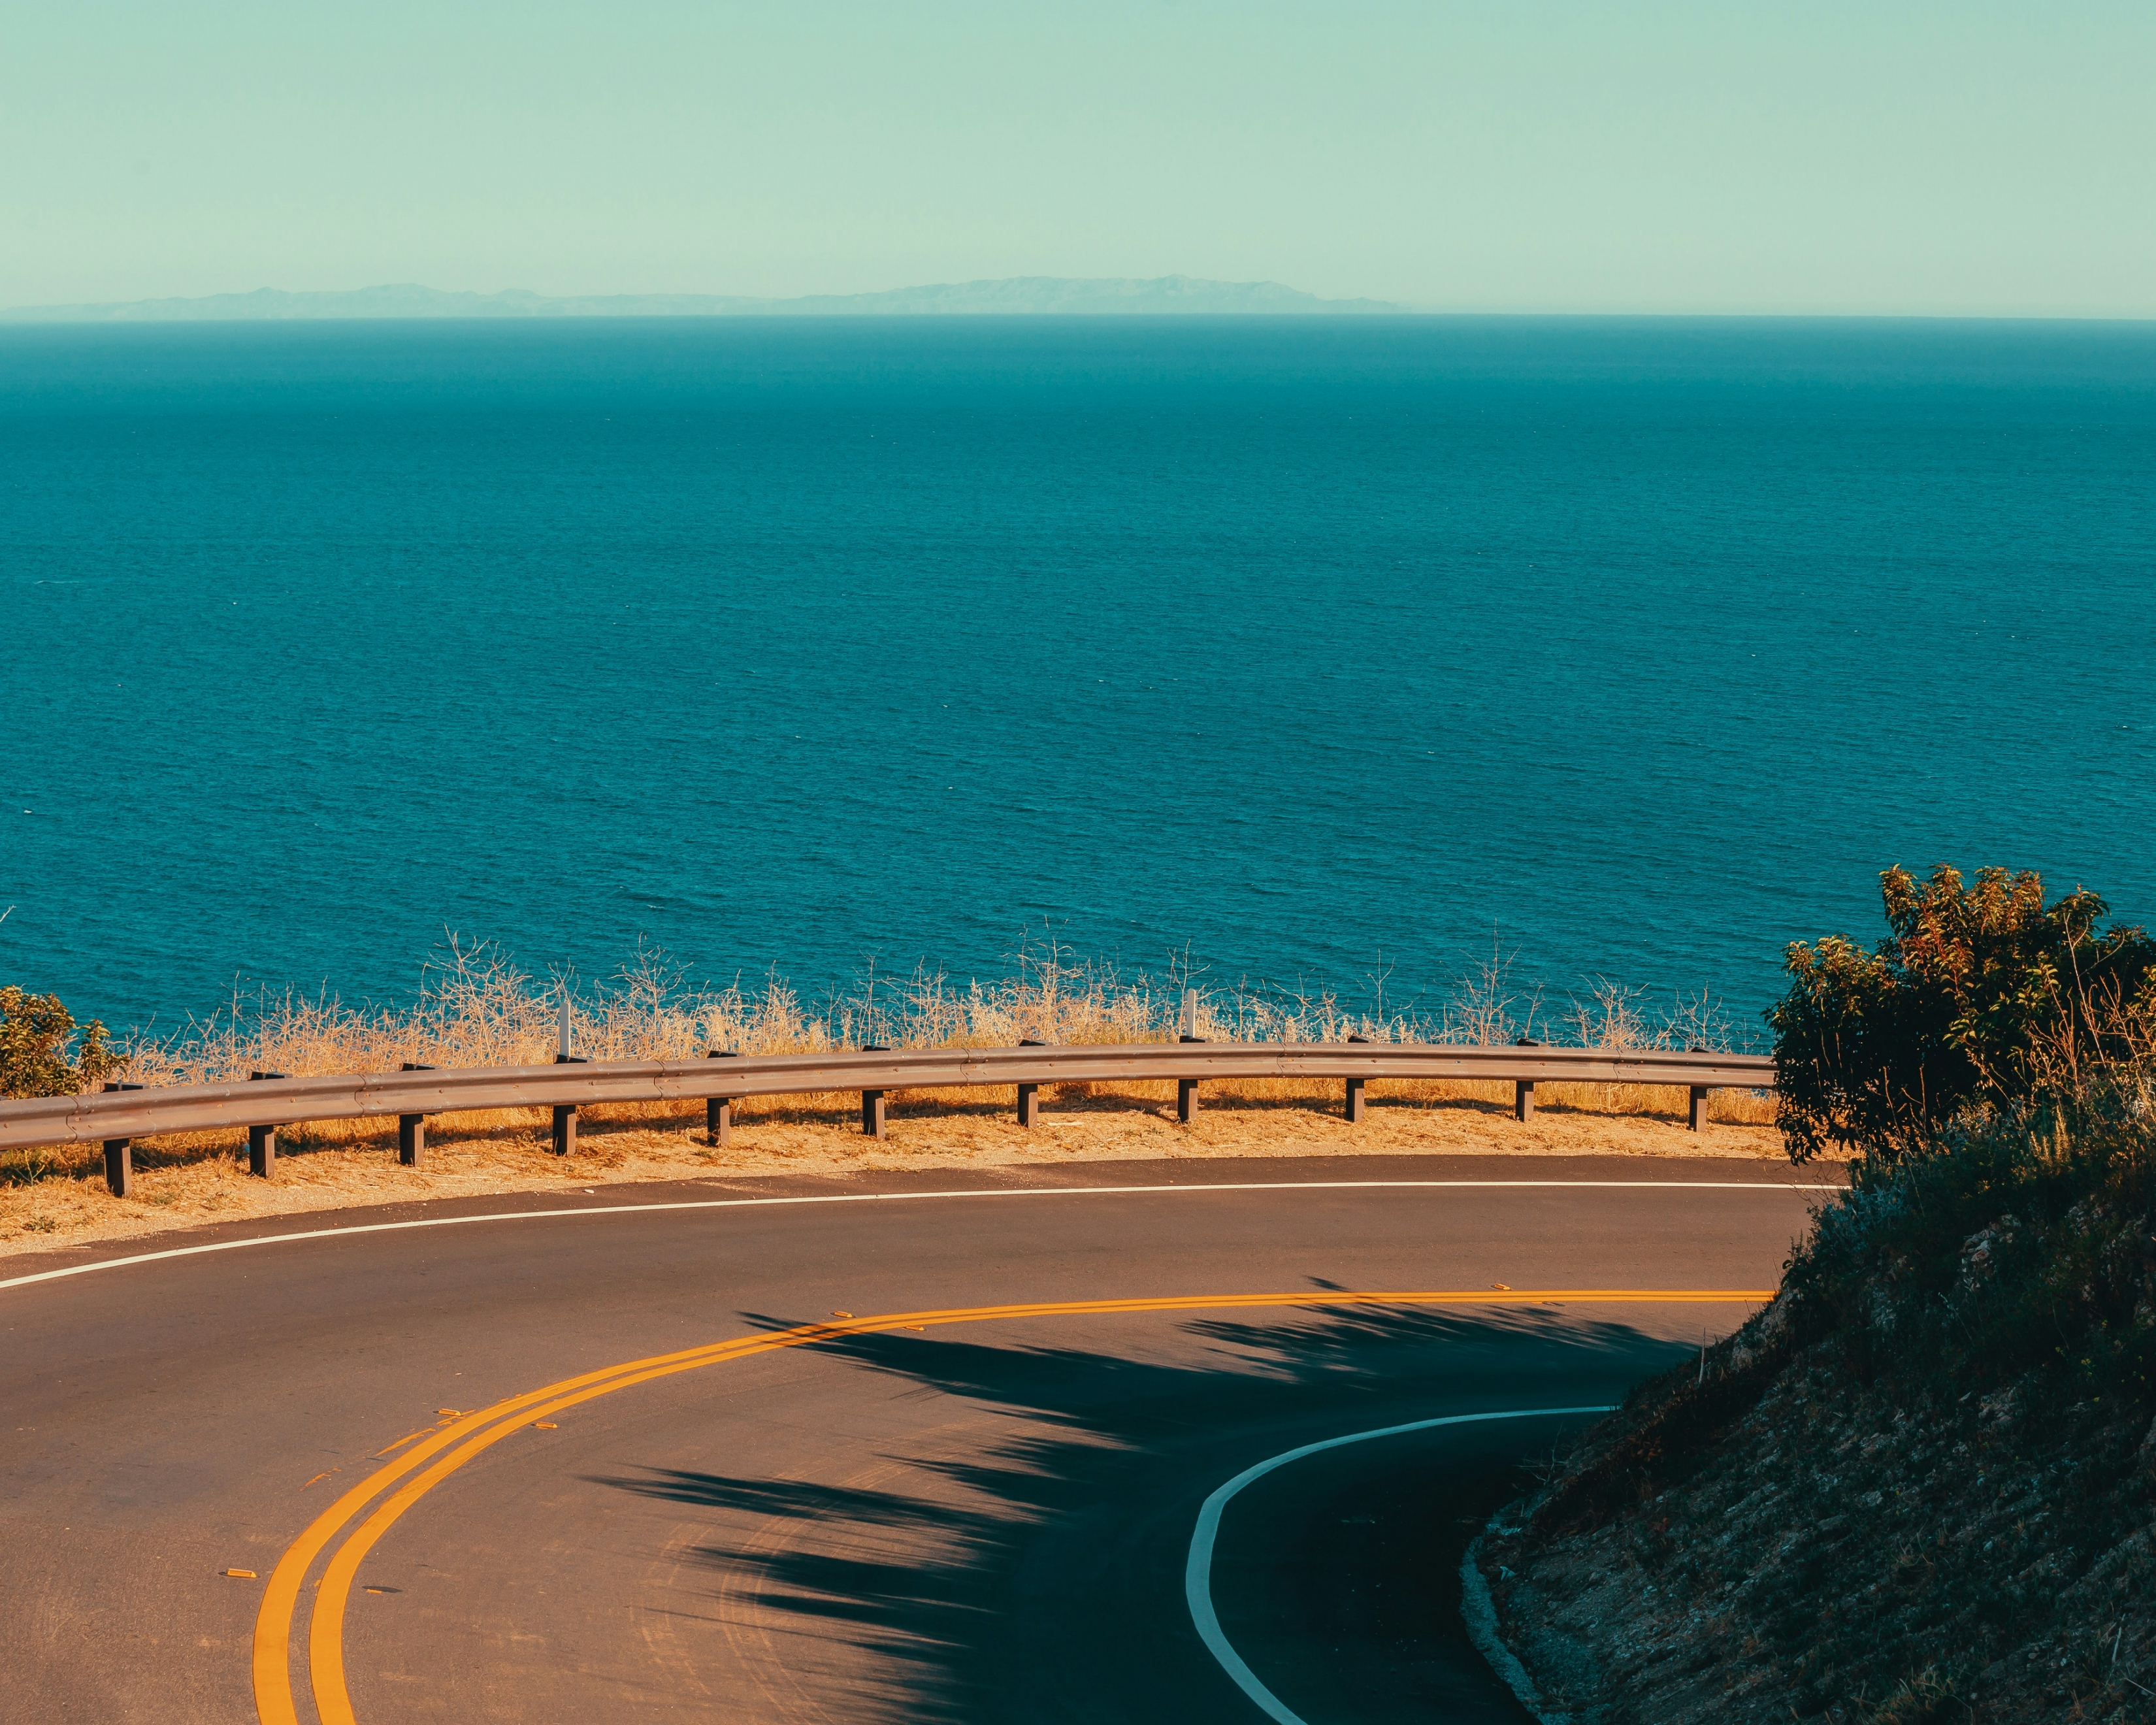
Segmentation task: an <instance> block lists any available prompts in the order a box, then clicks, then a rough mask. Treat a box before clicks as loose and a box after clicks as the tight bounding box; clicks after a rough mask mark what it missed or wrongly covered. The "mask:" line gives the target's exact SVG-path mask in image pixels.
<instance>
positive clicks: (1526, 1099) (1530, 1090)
mask: <svg viewBox="0 0 2156 1725" xmlns="http://www.w3.org/2000/svg"><path fill="white" fill-rule="evenodd" d="M1512 1046H1513V1047H1515V1048H1540V1047H1541V1046H1542V1044H1540V1043H1539V1042H1537V1041H1536V1040H1534V1039H1533V1038H1532V1036H1522V1037H1521V1038H1520V1039H1519V1040H1517V1042H1515V1043H1514V1044H1513V1045H1512ZM1512 1117H1513V1118H1514V1119H1515V1120H1521V1121H1527V1120H1532V1119H1533V1118H1534V1117H1535V1081H1534V1080H1533V1079H1532V1078H1516V1079H1514V1080H1513V1081H1512Z"/></svg>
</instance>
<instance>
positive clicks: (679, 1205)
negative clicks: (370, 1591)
mask: <svg viewBox="0 0 2156 1725" xmlns="http://www.w3.org/2000/svg"><path fill="white" fill-rule="evenodd" d="M1521 1187H1553V1188H1564V1187H1571V1188H1578V1189H1590V1190H1591V1189H1615V1190H1625V1191H1643V1192H1822V1191H1825V1192H1831V1191H1835V1190H1838V1188H1835V1187H1831V1186H1820V1185H1816V1184H1815V1183H1811V1182H1809V1181H1803V1180H1246V1181H1241V1182H1236V1183H1229V1182H1221V1183H1218V1184H1213V1185H1208V1184H1204V1183H1193V1184H1191V1185H1187V1186H1186V1185H1171V1186H1015V1187H991V1188H988V1189H973V1190H967V1191H957V1192H829V1193H821V1194H817V1195H815V1196H813V1197H803V1198H700V1199H681V1200H680V1201H678V1202H675V1203H670V1204H593V1205H591V1206H589V1207H588V1208H586V1209H558V1210H490V1211H488V1212H486V1213H485V1214H482V1215H476V1216H421V1217H418V1218H417V1219H414V1220H412V1221H408V1222H362V1223H361V1224H358V1225H357V1227H352V1228H313V1229H309V1230H306V1231H305V1232H304V1233H300V1234H257V1235H251V1236H250V1237H249V1238H248V1239H246V1240H213V1241H211V1242H210V1243H209V1244H208V1245H191V1246H172V1247H168V1248H167V1250H164V1251H162V1252H137V1253H136V1254H135V1255H132V1256H131V1257H126V1258H100V1260H98V1261H97V1262H96V1263H95V1264H74V1265H70V1266H69V1267H68V1268H66V1269H64V1270H41V1271H38V1272H37V1273H36V1274H35V1275H33V1276H10V1277H8V1279H7V1280H6V1281H0V1288H19V1287H26V1286H28V1285H29V1284H30V1283H32V1282H38V1281H59V1279H60V1278H61V1277H63V1276H87V1275H89V1274H90V1272H91V1271H93V1270H118V1269H120V1268H121V1267H122V1266H126V1265H129V1264H155V1263H157V1262H158V1261H159V1260H162V1259H165V1258H192V1257H196V1256H198V1255H200V1254H202V1253H204V1252H235V1251H238V1250H240V1249H241V1248H242V1247H244V1246H263V1245H287V1244H289V1243H290V1242H291V1241H294V1240H348V1239H350V1238H351V1237H352V1235H357V1234H394V1233H397V1232H398V1231H399V1230H403V1229H407V1228H460V1227H463V1226H465V1224H469V1223H474V1222H552V1221H559V1220H562V1219H567V1218H572V1217H589V1216H632V1215H645V1214H650V1213H651V1212H653V1211H654V1210H734V1209H766V1208H769V1207H772V1206H774V1205H778V1204H903V1203H908V1202H911V1201H914V1200H917V1199H932V1198H1100V1197H1107V1196H1111V1195H1122V1196H1132V1195H1142V1196H1146V1197H1155V1198H1157V1197H1162V1196H1171V1197H1181V1196H1183V1195H1185V1194H1191V1193H1199V1192H1332V1191H1369V1190H1373V1189H1394V1188H1403V1189H1418V1190H1419V1189H1437V1188H1444V1189H1473V1190H1495V1189H1507V1190H1509V1189H1516V1188H1521Z"/></svg>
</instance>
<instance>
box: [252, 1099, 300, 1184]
mask: <svg viewBox="0 0 2156 1725" xmlns="http://www.w3.org/2000/svg"><path fill="white" fill-rule="evenodd" d="M288 1076H290V1074H288V1073H284V1072H249V1074H248V1075H247V1081H248V1082H249V1083H250V1084H254V1083H259V1081H261V1080H263V1079H265V1078H285V1077H288ZM247 1172H248V1173H250V1174H252V1175H254V1178H256V1179H258V1180H266V1179H268V1178H269V1177H270V1176H271V1175H272V1174H274V1173H276V1172H277V1128H276V1127H274V1126H250V1127H248V1128H247Z"/></svg>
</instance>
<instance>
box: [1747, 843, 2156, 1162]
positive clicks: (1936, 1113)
mask: <svg viewBox="0 0 2156 1725" xmlns="http://www.w3.org/2000/svg"><path fill="white" fill-rule="evenodd" d="M1880 896H1881V899H1882V901H1884V903H1885V906H1886V921H1887V924H1888V926H1889V927H1890V928H1891V929H1892V933H1891V934H1890V935H1889V937H1887V938H1886V940H1883V941H1881V942H1880V943H1879V947H1878V949H1877V950H1876V952H1866V951H1865V950H1864V949H1863V948H1862V947H1859V946H1857V945H1856V943H1855V942H1851V941H1849V940H1845V939H1844V938H1842V937H1840V936H1838V935H1830V936H1829V937H1826V938H1825V939H1824V940H1821V941H1819V942H1816V943H1814V944H1809V945H1808V944H1806V943H1805V942H1801V941H1799V942H1796V943H1795V944H1794V945H1792V946H1791V947H1789V952H1788V956H1787V957H1786V959H1785V960H1784V968H1785V969H1786V970H1787V971H1788V972H1789V976H1790V978H1791V982H1790V986H1789V993H1788V994H1787V996H1785V997H1784V999H1782V1000H1781V1001H1780V1002H1779V1004H1777V1005H1775V1006H1774V1008H1773V1009H1772V1010H1770V1011H1769V1012H1768V1014H1767V1021H1768V1024H1771V1025H1772V1026H1773V1027H1774V1055H1775V1059H1776V1061H1777V1064H1778V1065H1779V1084H1780V1091H1779V1118H1778V1123H1779V1126H1780V1127H1781V1128H1782V1131H1783V1132H1784V1134H1786V1135H1787V1137H1788V1139H1789V1155H1790V1158H1791V1159H1792V1160H1794V1161H1798V1162H1802V1161H1804V1160H1807V1159H1808V1158H1810V1157H1812V1156H1814V1155H1815V1154H1817V1153H1819V1152H1820V1151H1821V1150H1823V1149H1825V1148H1827V1147H1830V1146H1838V1147H1843V1148H1849V1149H1856V1150H1861V1151H1862V1152H1863V1153H1865V1154H1866V1156H1868V1157H1870V1158H1874V1159H1876V1160H1877V1161H1879V1162H1881V1163H1891V1162H1893V1161H1895V1160H1897V1159H1898V1158H1902V1157H1903V1156H1905V1155H1907V1154H1908V1153H1910V1152H1912V1151H1913V1150H1915V1149H1917V1148H1918V1147H1921V1146H1922V1145H1923V1144H1925V1143H1926V1142H1928V1141H1929V1139H1930V1138H1931V1137H1932V1135H1933V1133H1934V1132H1936V1131H1937V1130H1938V1127H1941V1126H1942V1125H1943V1124H1944V1123H1945V1122H1948V1121H1949V1120H1951V1119H1953V1117H1955V1116H1956V1115H1957V1114H1958V1113H1959V1112H1961V1111H1962V1110H1963V1109H1964V1108H1966V1107H1968V1106H1970V1105H1972V1104H1989V1105H1994V1106H1999V1105H2008V1104H2012V1103H2015V1102H2020V1101H2043V1100H2045V1099H2046V1098H2053V1097H2060V1096H2070V1095H2071V1094H2073V1093H2074V1091H2076V1090H2077V1089H2078V1088H2079V1087H2080V1086H2081V1085H2082V1082H2083V1081H2085V1080H2086V1079H2087V1078H2088V1077H2090V1076H2092V1074H2094V1073H2097V1072H2099V1071H2101V1070H2104V1069H2106V1068H2107V1067H2110V1066H2112V1065H2117V1064H2118V1063H2119V1062H2121V1061H2124V1060H2132V1059H2133V1058H2135V1057H2136V1056H2137V1055H2140V1054H2143V1053H2146V1052H2147V1051H2148V1047H2149V1041H2150V1032H2151V1029H2152V1025H2156V941H2151V940H2150V939H2149V938H2148V937H2147V936H2146V935H2144V934H2143V932H2141V931H2140V930H2139V929H2138V928H2128V927H2112V928H2109V929H2105V930H2102V931H2101V932H2099V930H2098V929H2097V922H2098V921H2099V920H2100V919H2101V918H2102V916H2104V915H2105V914H2106V911H2107V906H2106V905H2105V904H2104V901H2102V899H2100V898H2098V897H2097V896H2096V895H2095V894H2094V893H2092V892H2081V891H2076V892H2071V893H2068V894H2067V895H2066V896H2064V897H2063V898H2061V899H2059V900H2058V901H2056V902H2055V903H2053V904H2051V905H2046V903H2045V902H2044V884H2043V882H2042V880H2040V879H2039V878H2038V877H2037V876H2036V875H2035V874H2034V873H2031V872H2027V871H2024V872H2023V873H2020V874H2018V875H2010V874H2009V873H2008V872H2007V870H2005V869H1980V870H1978V871H1977V876H1976V880H1975V884H1974V885H1973V886H1963V884H1962V877H1961V875H1959V874H1958V872H1957V871H1956V870H1953V869H1951V868H1948V867H1947V866H1946V865H1943V864H1942V865H1940V866H1939V867H1938V868H1937V869H1935V870H1933V873H1932V877H1931V879H1930V880H1928V881H1925V882H1923V883H1922V885H1919V884H1918V883H1917V880H1915V879H1914V877H1912V875H1910V874H1909V872H1908V871H1907V870H1905V869H1898V868H1897V869H1889V870H1887V871H1886V873H1885V874H1884V875H1881V877H1880Z"/></svg>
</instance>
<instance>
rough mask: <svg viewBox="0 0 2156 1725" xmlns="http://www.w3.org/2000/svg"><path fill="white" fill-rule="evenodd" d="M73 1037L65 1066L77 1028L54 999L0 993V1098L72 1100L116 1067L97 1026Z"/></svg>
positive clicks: (6, 990)
mask: <svg viewBox="0 0 2156 1725" xmlns="http://www.w3.org/2000/svg"><path fill="white" fill-rule="evenodd" d="M77 1034H78V1027H77V1025H76V1024H75V1021H74V1016H73V1014H70V1013H69V1011H68V1009H67V1008H65V1007H64V1006H63V1005H61V1004H60V998H59V995H57V994H33V993H28V991H26V990H24V989H22V988H17V987H16V986H15V985H14V984H13V983H9V984H8V986H6V987H5V988H0V1096H73V1095H74V1093H75V1092H76V1091H79V1090H80V1089H82V1088H83V1086H85V1085H90V1084H95V1083H96V1082H97V1081H99V1080H100V1079H101V1078H103V1077H104V1076H105V1074H106V1073H107V1072H109V1071H110V1070H112V1069H113V1068H114V1067H115V1066H116V1065H118V1064H119V1060H118V1058H117V1057H116V1056H115V1055H114V1054H113V1052H112V1050H111V1049H110V1047H108V1046H107V1045H106V1043H105V1026H104V1025H103V1024H100V1023H99V1022H98V1021H97V1020H96V1019H91V1020H90V1023H89V1024H85V1025H82V1026H80V1032H79V1034H80V1036H81V1038H82V1045H81V1047H80V1048H79V1049H75V1050H74V1059H73V1060H72V1061H70V1060H69V1050H70V1048H71V1047H72V1046H73V1045H74V1040H75V1038H76V1035H77Z"/></svg>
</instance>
